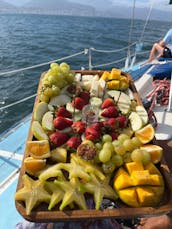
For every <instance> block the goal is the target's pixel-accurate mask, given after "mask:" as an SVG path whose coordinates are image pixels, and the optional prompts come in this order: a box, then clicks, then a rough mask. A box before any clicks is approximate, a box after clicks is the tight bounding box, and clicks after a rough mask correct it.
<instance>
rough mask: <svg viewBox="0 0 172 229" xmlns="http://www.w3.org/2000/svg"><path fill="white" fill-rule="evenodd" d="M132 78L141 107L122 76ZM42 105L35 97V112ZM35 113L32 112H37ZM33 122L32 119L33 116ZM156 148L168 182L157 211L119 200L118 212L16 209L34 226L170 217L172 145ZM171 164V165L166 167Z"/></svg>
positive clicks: (21, 206)
mask: <svg viewBox="0 0 172 229" xmlns="http://www.w3.org/2000/svg"><path fill="white" fill-rule="evenodd" d="M75 72H76V73H81V74H82V75H95V74H98V75H100V76H101V75H102V73H103V71H75ZM44 74H45V73H43V74H42V76H41V78H40V83H39V86H38V92H39V90H40V88H41V79H42V77H43V75H44ZM123 75H126V76H127V77H128V78H129V83H130V89H131V90H132V92H133V94H134V97H135V99H136V101H137V103H138V104H139V105H141V104H142V102H141V99H140V96H139V94H138V93H137V90H136V88H135V85H134V82H133V81H132V79H131V77H130V75H129V74H127V73H123ZM38 102H39V98H38V96H37V97H36V100H35V104H34V109H35V107H36V105H37V104H38ZM34 109H33V110H34ZM32 121H33V116H32ZM32 139H33V135H32V132H31V126H30V129H29V134H28V139H27V140H32ZM154 144H157V145H160V146H162V147H163V149H164V156H163V158H162V161H161V162H160V164H159V165H158V166H159V169H160V171H161V173H162V175H163V177H164V180H165V193H164V198H163V200H162V201H161V203H160V204H159V206H157V207H140V208H134V207H128V206H127V205H125V204H124V203H122V202H120V200H117V201H116V205H117V208H113V209H103V210H95V209H88V210H66V211H59V210H58V208H57V207H55V208H53V210H51V211H48V209H47V207H48V205H46V204H44V203H42V204H40V205H39V206H38V207H37V208H35V209H33V210H32V212H31V214H30V215H26V210H25V206H24V204H23V202H21V201H15V204H16V208H17V210H18V212H19V213H20V214H21V215H22V216H23V217H24V218H25V219H26V220H29V221H33V222H58V221H79V220H86V219H102V218H122V219H127V218H137V217H143V216H146V215H149V216H150V215H159V214H164V213H168V212H169V211H172V176H171V173H170V168H172V163H169V160H168V159H169V154H170V150H172V142H171V143H169V142H168V141H156V140H154ZM27 156H28V155H27V153H26V151H25V152H24V157H23V161H24V159H25V157H27ZM166 161H168V163H166ZM24 173H25V171H24V166H23V162H22V166H21V170H20V175H19V179H18V185H17V190H19V189H20V188H22V185H23V184H22V176H23V175H24Z"/></svg>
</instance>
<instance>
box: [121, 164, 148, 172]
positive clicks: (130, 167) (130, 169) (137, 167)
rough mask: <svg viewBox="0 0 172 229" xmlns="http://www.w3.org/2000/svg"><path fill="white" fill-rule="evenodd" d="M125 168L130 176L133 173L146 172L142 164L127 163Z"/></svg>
mask: <svg viewBox="0 0 172 229" xmlns="http://www.w3.org/2000/svg"><path fill="white" fill-rule="evenodd" d="M125 166H126V169H127V171H128V173H129V174H131V173H132V172H133V171H142V170H144V167H143V164H142V163H141V162H129V163H126V164H125Z"/></svg>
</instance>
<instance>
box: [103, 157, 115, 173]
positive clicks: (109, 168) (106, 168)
mask: <svg viewBox="0 0 172 229" xmlns="http://www.w3.org/2000/svg"><path fill="white" fill-rule="evenodd" d="M102 169H103V172H104V173H106V174H108V173H113V171H114V170H115V163H114V162H113V161H112V160H110V161H108V162H106V163H103V164H102Z"/></svg>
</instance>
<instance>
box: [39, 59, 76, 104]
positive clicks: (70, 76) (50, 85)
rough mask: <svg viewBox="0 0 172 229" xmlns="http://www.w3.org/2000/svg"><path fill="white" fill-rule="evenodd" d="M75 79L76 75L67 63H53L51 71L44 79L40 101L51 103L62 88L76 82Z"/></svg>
mask: <svg viewBox="0 0 172 229" xmlns="http://www.w3.org/2000/svg"><path fill="white" fill-rule="evenodd" d="M74 77H75V73H74V72H73V71H71V70H70V66H69V65H68V64H67V63H65V62H63V63H61V64H57V63H51V65H50V69H49V70H48V71H47V72H46V73H45V75H44V77H43V79H42V88H41V91H40V94H39V98H40V101H42V102H49V100H50V98H52V97H54V96H57V95H59V94H60V90H61V89H62V88H64V87H65V86H66V85H68V84H71V83H72V82H73V81H74Z"/></svg>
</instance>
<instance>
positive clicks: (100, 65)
mask: <svg viewBox="0 0 172 229" xmlns="http://www.w3.org/2000/svg"><path fill="white" fill-rule="evenodd" d="M125 59H126V58H125V57H124V58H122V59H120V60H117V61H112V62H109V63H105V64H99V65H92V68H96V67H103V66H107V65H111V64H116V63H119V62H122V61H124V60H125Z"/></svg>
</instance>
